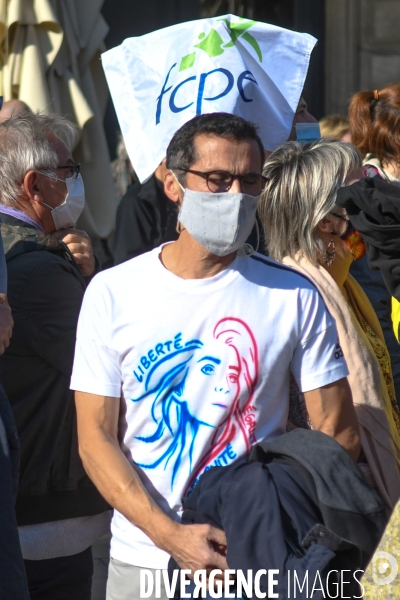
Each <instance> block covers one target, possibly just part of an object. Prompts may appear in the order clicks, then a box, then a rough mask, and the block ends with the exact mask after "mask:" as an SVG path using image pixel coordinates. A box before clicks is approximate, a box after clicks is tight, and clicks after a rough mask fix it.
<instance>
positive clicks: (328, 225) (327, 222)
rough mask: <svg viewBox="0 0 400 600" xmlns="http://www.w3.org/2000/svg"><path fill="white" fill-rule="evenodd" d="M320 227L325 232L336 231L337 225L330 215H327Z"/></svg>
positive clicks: (319, 224)
mask: <svg viewBox="0 0 400 600" xmlns="http://www.w3.org/2000/svg"><path fill="white" fill-rule="evenodd" d="M317 227H318V229H319V230H320V231H322V232H323V233H334V232H335V227H334V224H333V220H332V218H331V217H330V216H329V215H326V217H324V218H323V219H321V221H320V222H319V223H318V225H317Z"/></svg>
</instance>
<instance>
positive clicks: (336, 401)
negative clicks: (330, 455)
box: [304, 378, 361, 461]
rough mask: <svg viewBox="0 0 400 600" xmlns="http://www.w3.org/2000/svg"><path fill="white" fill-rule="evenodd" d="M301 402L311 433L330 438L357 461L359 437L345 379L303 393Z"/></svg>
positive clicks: (356, 421)
mask: <svg viewBox="0 0 400 600" xmlns="http://www.w3.org/2000/svg"><path fill="white" fill-rule="evenodd" d="M304 398H305V401H306V407H307V410H308V414H309V417H310V420H311V423H312V424H313V427H314V429H316V430H318V431H322V432H323V433H326V435H329V436H330V437H333V438H334V439H335V440H336V441H337V442H338V443H339V444H340V445H341V446H342V447H343V448H344V449H345V450H346V451H347V452H348V453H349V454H350V456H351V457H352V458H353V459H354V460H355V461H357V459H358V457H359V455H360V450H361V443H360V434H359V427H358V420H357V415H356V412H355V409H354V405H353V399H352V395H351V391H350V387H349V384H348V382H347V379H345V378H343V379H339V380H338V381H336V382H335V383H332V384H328V385H325V386H323V387H321V388H318V389H316V390H312V391H309V392H305V393H304Z"/></svg>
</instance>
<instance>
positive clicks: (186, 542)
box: [165, 524, 228, 577]
mask: <svg viewBox="0 0 400 600" xmlns="http://www.w3.org/2000/svg"><path fill="white" fill-rule="evenodd" d="M176 527H177V534H176V535H175V536H172V537H171V539H170V540H169V542H168V543H167V544H165V546H166V550H167V552H168V553H169V554H171V556H172V557H173V558H174V559H175V560H176V562H177V563H178V565H179V566H180V567H181V569H189V570H190V571H192V577H193V575H194V571H197V570H199V569H206V571H207V574H208V573H209V572H210V571H212V570H213V569H221V570H222V571H224V570H225V569H228V564H227V562H226V537H225V533H224V532H223V531H221V529H217V528H216V527H212V526H211V525H180V524H176Z"/></svg>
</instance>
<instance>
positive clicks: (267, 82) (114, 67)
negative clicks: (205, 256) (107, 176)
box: [102, 15, 316, 181]
mask: <svg viewBox="0 0 400 600" xmlns="http://www.w3.org/2000/svg"><path fill="white" fill-rule="evenodd" d="M315 43H316V39H315V38H313V37H312V36H311V35H308V34H306V33H297V32H294V31H289V30H287V29H282V28H280V27H276V26H274V25H267V24H266V23H259V22H256V21H252V20H250V19H244V18H240V17H235V16H233V15H225V16H224V17H215V18H211V19H201V20H198V21H191V22H187V23H182V24H179V25H174V26H172V27H167V28H166V29H161V30H159V31H154V32H153V33H149V34H147V35H143V36H141V37H136V38H129V39H127V40H125V41H124V42H123V43H122V44H121V45H120V46H118V47H116V48H113V49H112V50H109V51H108V52H105V53H104V54H103V55H102V60H103V67H104V71H105V74H106V78H107V82H108V86H109V88H110V92H111V96H112V99H113V102H114V106H115V110H116V113H117V116H118V120H119V123H120V127H121V130H122V134H123V136H124V140H125V144H126V148H127V151H128V154H129V157H130V159H131V161H132V163H133V166H134V168H135V170H136V173H137V174H138V177H139V179H140V180H141V181H145V180H146V179H148V178H149V177H150V175H151V174H152V173H153V171H154V170H155V169H156V168H157V166H158V164H159V163H160V162H161V160H162V159H163V158H164V156H165V154H166V149H167V146H168V144H169V142H170V140H171V138H172V136H173V134H174V133H175V131H176V130H177V129H179V127H181V126H182V125H183V124H184V123H186V121H189V119H191V118H193V117H194V116H196V115H200V114H204V113H211V112H219V111H223V112H229V113H233V114H236V115H239V116H241V117H243V118H245V119H248V120H250V121H253V122H254V123H256V124H257V125H258V127H259V134H260V137H261V139H262V141H263V143H264V147H265V148H266V149H267V150H275V149H276V148H277V147H278V146H279V145H280V144H282V143H283V142H284V141H286V140H287V138H288V136H289V133H290V128H291V125H292V121H293V116H294V112H295V110H296V107H297V104H298V101H299V98H300V95H301V92H302V89H303V85H304V80H305V77H306V74H307V69H308V63H309V59H310V54H311V51H312V49H313V47H314V45H315Z"/></svg>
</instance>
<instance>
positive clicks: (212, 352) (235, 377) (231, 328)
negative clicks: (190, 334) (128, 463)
mask: <svg viewBox="0 0 400 600" xmlns="http://www.w3.org/2000/svg"><path fill="white" fill-rule="evenodd" d="M210 333H211V335H208V336H205V337H204V340H205V341H204V342H203V341H201V340H198V339H195V340H190V341H188V342H186V343H184V344H182V347H181V348H179V350H177V351H175V352H172V353H171V354H169V355H167V356H163V357H162V358H161V359H160V361H159V362H157V363H155V364H154V366H153V367H152V369H151V370H150V372H149V373H148V374H147V377H146V380H145V382H144V386H145V390H146V391H145V392H144V393H143V394H142V395H141V396H140V397H139V398H133V399H132V401H133V402H146V404H148V409H149V413H150V414H151V418H152V423H150V428H148V429H146V431H145V432H144V433H143V435H142V436H137V437H136V439H137V440H139V441H140V442H143V443H144V444H147V445H148V450H149V462H148V463H141V464H140V463H138V464H139V466H141V467H142V468H144V469H162V470H163V471H165V472H168V473H170V474H171V488H173V484H174V480H175V477H176V475H177V473H178V470H179V469H181V468H182V469H185V470H186V471H187V476H188V477H190V476H191V475H193V477H195V476H196V474H197V473H199V472H200V471H201V470H203V469H204V467H205V466H206V465H207V464H208V462H210V461H211V460H212V459H213V456H214V455H217V454H218V453H219V452H221V451H222V450H223V449H224V448H225V447H226V446H227V444H228V443H229V442H230V441H231V440H232V439H234V437H235V435H237V434H239V435H241V436H243V438H244V440H245V443H246V447H247V448H249V446H250V444H249V436H248V432H247V430H246V425H245V418H244V417H245V415H244V412H245V410H246V408H247V407H248V406H249V405H250V404H251V400H252V398H253V394H254V388H255V385H256V382H257V378H258V351H257V345H256V342H255V339H254V336H253V334H252V332H251V330H250V329H249V327H248V326H247V325H246V324H245V323H244V322H243V321H241V320H239V319H235V318H227V319H222V320H221V321H219V322H218V323H217V325H216V326H215V328H214V330H213V331H212V332H210ZM207 431H208V432H209V434H210V435H209V436H208V437H209V438H210V443H209V446H208V447H207V448H205V449H204V451H203V454H202V455H200V457H199V454H198V452H196V441H198V438H199V437H202V438H203V439H204V436H201V435H199V434H200V433H204V432H207ZM160 441H162V442H163V443H162V444H160V443H159V442H160ZM153 448H162V449H160V450H159V451H158V453H157V452H156V451H153ZM150 453H151V454H150ZM216 453H217V454H216ZM199 458H200V460H199ZM194 461H195V462H196V465H195V469H194V472H193V463H194Z"/></svg>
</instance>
